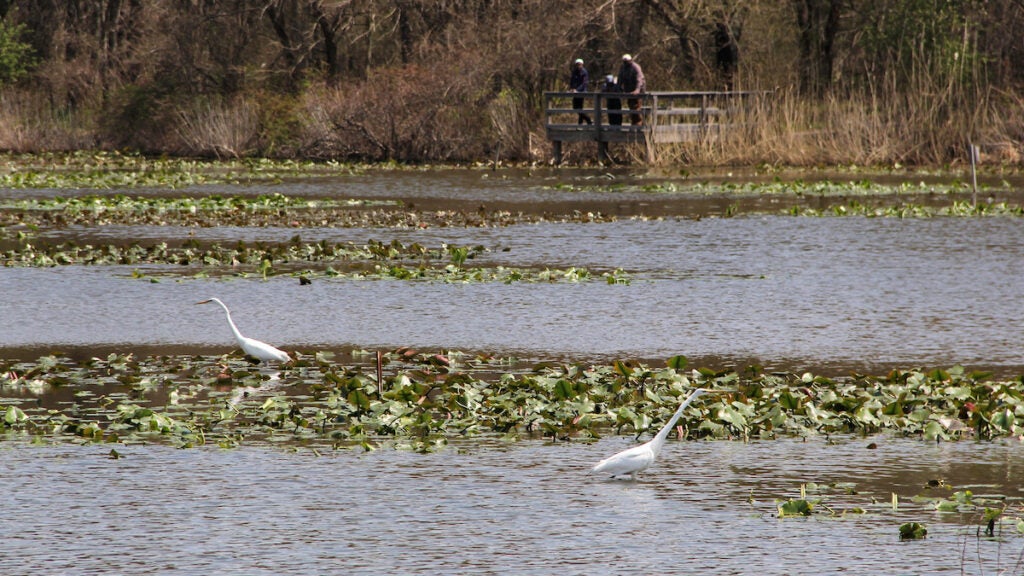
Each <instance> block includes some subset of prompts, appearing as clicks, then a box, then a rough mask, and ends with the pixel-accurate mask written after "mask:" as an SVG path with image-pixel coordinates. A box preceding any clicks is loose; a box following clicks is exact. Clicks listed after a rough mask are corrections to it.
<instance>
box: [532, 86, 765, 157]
mask: <svg viewBox="0 0 1024 576" xmlns="http://www.w3.org/2000/svg"><path fill="white" fill-rule="evenodd" d="M764 94H765V93H764V92H646V93H644V94H638V95H636V96H631V95H627V94H620V93H617V92H545V93H544V103H545V104H544V108H545V112H544V128H545V132H546V134H547V139H548V140H550V141H551V142H552V144H553V145H554V151H555V163H556V164H560V163H561V162H562V142H597V150H598V157H599V158H601V159H602V160H603V159H606V158H608V144H609V143H610V142H620V143H625V144H640V145H643V146H644V147H646V152H647V159H648V161H652V160H653V159H654V148H655V146H656V145H658V144H671V143H678V142H693V141H699V140H700V139H703V138H706V137H708V136H709V135H713V134H717V133H718V132H719V131H721V130H722V129H723V128H726V127H728V126H729V125H730V124H729V120H730V118H729V117H730V116H731V115H734V114H735V112H736V111H737V109H738V107H739V106H743V105H745V104H746V103H747V102H748V101H749V100H751V99H752V98H753V97H756V96H762V95H764ZM576 98H581V99H582V100H583V105H582V108H580V109H577V108H573V107H572V101H573V99H576ZM630 98H635V99H637V100H639V103H640V111H639V115H640V118H641V120H642V121H641V123H640V124H632V123H631V121H632V118H631V115H632V114H633V112H632V111H631V110H629V109H628V108H629V106H628V99H630ZM617 103H618V104H617ZM609 104H611V106H609ZM618 106H621V109H620V108H618ZM580 113H583V114H586V115H587V116H588V117H589V118H590V120H591V122H592V124H585V123H584V124H579V123H578V116H579V114H580Z"/></svg>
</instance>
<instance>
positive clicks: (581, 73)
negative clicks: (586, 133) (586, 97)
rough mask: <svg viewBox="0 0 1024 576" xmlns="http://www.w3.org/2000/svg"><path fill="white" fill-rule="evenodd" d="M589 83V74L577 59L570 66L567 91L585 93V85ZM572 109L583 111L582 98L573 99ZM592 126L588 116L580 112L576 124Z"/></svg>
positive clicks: (579, 59) (580, 59) (581, 61)
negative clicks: (570, 71)
mask: <svg viewBox="0 0 1024 576" xmlns="http://www.w3.org/2000/svg"><path fill="white" fill-rule="evenodd" d="M589 82H590V73H589V72H587V69H586V68H584V67H583V59H582V58H577V59H576V61H575V62H573V65H572V74H570V75H569V91H570V92H586V91H587V84H588V83H589ZM572 107H573V108H574V109H583V98H582V97H580V98H573V99H572ZM584 122H586V123H587V124H593V123H594V122H593V121H592V120H591V119H590V116H588V115H587V114H584V113H582V112H580V113H579V118H578V119H577V121H576V123H577V124H583V123H584Z"/></svg>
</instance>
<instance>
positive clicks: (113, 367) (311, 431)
mask: <svg viewBox="0 0 1024 576" xmlns="http://www.w3.org/2000/svg"><path fill="white" fill-rule="evenodd" d="M295 356H296V357H295V359H294V360H293V361H291V362H288V363H285V364H282V365H281V367H280V370H277V371H268V369H266V368H264V369H262V370H261V369H259V368H258V367H254V366H253V365H251V364H249V363H248V362H246V361H245V360H244V358H242V357H240V356H234V355H226V356H220V357H200V356H195V357H173V356H172V357H148V358H142V359H137V358H135V357H133V356H131V355H127V356H119V355H111V356H109V357H108V358H106V359H100V358H93V359H90V360H88V361H84V362H74V361H72V360H70V359H68V358H62V357H59V356H46V357H42V358H40V359H38V360H37V361H35V362H15V361H0V370H2V372H0V374H2V377H0V393H2V395H0V398H2V400H0V414H3V415H4V417H3V420H2V428H3V429H4V430H6V431H7V432H8V434H14V435H15V436H19V435H21V436H25V435H27V436H38V437H46V438H51V437H52V438H54V439H59V438H62V437H78V438H85V439H88V440H91V441H119V442H130V441H141V438H142V437H143V436H146V437H153V436H155V437H160V438H163V439H164V440H165V441H169V442H172V443H175V444H177V445H181V446H194V445H199V444H203V443H207V442H210V443H217V444H222V445H237V444H238V443H240V442H242V441H243V440H245V439H262V440H264V441H267V440H270V441H293V442H300V443H305V442H312V443H314V444H328V445H351V444H353V443H355V444H359V445H364V444H365V445H367V446H372V445H375V444H377V443H380V442H383V441H388V439H390V441H399V440H400V441H401V443H404V444H408V443H410V442H412V443H418V444H417V446H418V449H424V450H426V449H436V448H437V447H440V446H443V445H444V444H445V442H446V439H448V438H451V437H463V436H476V435H498V436H501V437H505V438H509V439H515V438H519V437H524V436H527V437H529V436H537V437H549V438H554V439H587V438H596V437H599V436H600V435H602V434H606V433H615V434H634V435H638V434H642V433H644V432H651V431H653V430H657V429H658V428H660V427H661V426H663V425H664V422H665V421H667V419H668V418H669V417H670V416H671V415H672V413H673V411H674V410H675V408H676V407H677V406H678V405H679V402H680V400H681V398H683V397H685V395H686V394H688V393H689V391H691V390H692V389H693V388H694V387H701V388H707V389H710V390H717V391H719V392H720V394H716V395H714V396H713V397H708V398H707V399H706V401H703V402H701V403H699V405H691V406H689V407H687V409H686V410H684V411H683V413H682V414H681V417H680V420H679V422H678V424H679V429H680V430H681V431H682V432H681V433H682V435H683V436H684V437H688V438H719V439H748V438H755V437H756V438H776V437H782V436H796V437H801V436H813V435H820V436H827V435H833V434H862V435H869V434H877V433H883V432H888V433H896V434H901V435H905V436H913V437H918V438H920V439H922V440H926V441H940V440H957V439H960V438H965V437H976V438H981V439H987V438H998V437H1013V438H1021V437H1024V396H1022V393H1021V389H1022V382H1021V381H1019V380H1016V381H1012V382H992V381H989V379H988V376H987V375H985V374H979V373H967V372H965V371H964V370H962V369H961V368H959V367H954V368H951V369H949V370H936V371H932V372H929V373H924V372H920V371H905V372H904V371H894V372H892V373H890V374H887V375H884V376H862V375H855V376H850V377H846V378H842V379H831V378H823V377H814V376H812V375H810V374H804V375H795V374H761V373H759V372H758V371H756V370H752V371H747V372H744V373H743V374H742V375H741V374H738V373H735V372H715V371H712V370H709V369H687V368H686V367H685V365H686V363H685V359H683V358H682V357H675V358H672V359H670V360H669V361H668V362H666V366H665V367H664V368H655V367H649V366H646V365H643V364H635V363H629V362H614V363H612V364H609V365H594V366H582V365H577V364H557V363H540V364H536V365H519V364H516V363H511V364H510V363H507V362H506V361H502V360H496V359H493V358H488V357H485V356H478V357H468V356H466V355H463V354H459V353H446V354H428V353H418V352H415V351H411V350H406V349H400V350H395V351H391V352H388V353H387V354H384V355H383V357H382V358H383V360H384V363H383V365H382V371H381V372H380V373H379V374H378V373H377V366H376V362H375V361H372V360H371V359H370V358H368V357H364V356H360V355H354V356H353V357H352V358H351V362H350V363H343V364H342V363H337V362H334V361H332V358H331V357H330V355H329V354H323V353H317V354H313V355H307V354H302V353H298V354H296V355H295ZM26 382H43V383H45V384H44V385H34V386H27V385H25V383H26ZM68 394H73V395H74V397H75V402H74V403H73V404H70V405H68V404H67V403H61V402H54V401H53V400H48V399H49V398H51V397H53V398H58V397H63V396H66V395H68ZM147 441H153V440H152V439H150V440H147ZM803 499H806V498H803ZM934 501H935V502H936V504H935V508H936V509H937V510H943V509H946V508H950V507H955V508H956V509H957V510H961V511H963V510H968V509H976V508H978V507H985V506H991V505H992V504H993V502H990V501H987V500H979V499H978V497H976V496H972V495H971V494H970V493H969V492H964V493H962V494H958V495H957V494H954V495H953V496H951V497H935V500H934ZM894 506H895V504H894ZM968 507H971V508H968Z"/></svg>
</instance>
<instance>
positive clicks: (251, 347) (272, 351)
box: [196, 298, 291, 362]
mask: <svg viewBox="0 0 1024 576" xmlns="http://www.w3.org/2000/svg"><path fill="white" fill-rule="evenodd" d="M209 302H216V303H217V304H220V307H221V308H223V309H224V314H226V315H227V317H228V325H230V326H231V331H232V332H234V333H235V340H237V341H238V345H239V346H241V347H242V351H243V352H245V353H246V354H248V355H249V356H252V357H253V358H256V359H257V360H266V361H268V362H269V361H271V360H277V361H278V362H287V361H288V360H291V357H290V356H288V354H287V353H286V352H285V351H284V350H279V349H277V348H274V347H273V346H271V345H270V344H267V343H266V342H260V341H259V340H255V339H253V338H247V337H245V336H242V333H241V332H239V331H238V327H237V326H235V322H234V321H233V320H231V311H230V310H228V307H227V305H225V304H224V303H223V302H221V301H220V300H219V299H217V298H210V299H209V300H203V301H202V302H196V304H206V303H209Z"/></svg>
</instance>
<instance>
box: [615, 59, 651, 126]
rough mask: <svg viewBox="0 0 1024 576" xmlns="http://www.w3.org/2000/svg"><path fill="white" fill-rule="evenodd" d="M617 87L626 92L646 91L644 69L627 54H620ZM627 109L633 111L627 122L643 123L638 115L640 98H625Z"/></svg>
mask: <svg viewBox="0 0 1024 576" xmlns="http://www.w3.org/2000/svg"><path fill="white" fill-rule="evenodd" d="M619 89H620V90H622V91H623V92H625V93H626V94H643V93H644V92H646V91H647V82H646V80H644V71H643V70H641V69H640V65H639V64H637V63H636V62H634V61H633V57H632V56H630V55H629V54H623V55H622V67H621V68H619ZM627 103H628V105H629V109H630V110H632V111H633V113H632V114H630V115H629V123H630V124H633V125H634V126H639V125H641V124H643V123H644V119H643V116H641V115H640V99H639V98H630V99H629V100H627Z"/></svg>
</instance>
